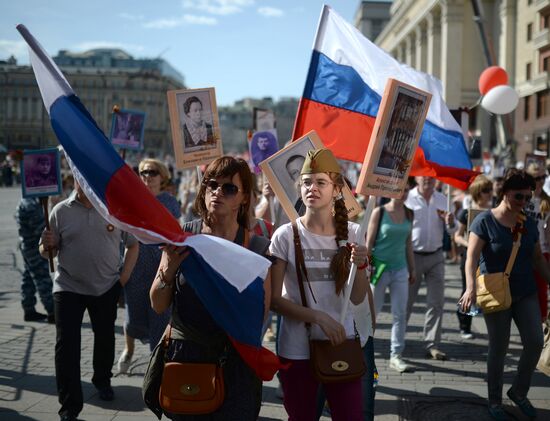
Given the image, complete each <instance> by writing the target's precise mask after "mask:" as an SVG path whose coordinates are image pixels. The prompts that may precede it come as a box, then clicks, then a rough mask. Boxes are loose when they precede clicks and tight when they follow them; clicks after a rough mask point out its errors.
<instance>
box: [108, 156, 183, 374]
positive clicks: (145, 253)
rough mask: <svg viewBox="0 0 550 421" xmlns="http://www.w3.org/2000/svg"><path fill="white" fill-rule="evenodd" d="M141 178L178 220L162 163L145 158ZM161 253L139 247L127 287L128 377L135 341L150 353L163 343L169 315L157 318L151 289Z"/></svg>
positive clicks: (124, 367) (124, 365)
mask: <svg viewBox="0 0 550 421" xmlns="http://www.w3.org/2000/svg"><path fill="white" fill-rule="evenodd" d="M138 169H139V177H140V178H141V181H143V183H144V184H145V185H146V186H147V188H148V189H149V191H150V192H151V193H152V194H153V195H154V196H155V197H156V198H157V200H158V201H159V202H160V203H162V204H163V205H164V206H165V207H166V209H168V210H169V211H170V213H171V214H172V215H174V217H175V218H179V217H180V216H181V210H180V206H179V204H178V201H177V200H176V198H175V197H174V196H172V195H171V194H170V193H169V192H168V191H165V189H166V188H167V187H168V186H169V185H170V172H169V171H168V168H167V167H166V165H164V163H163V162H162V161H159V160H158V159H152V158H146V159H144V160H142V161H141V162H140V163H139V166H138ZM160 256H161V251H160V250H159V248H158V246H156V245H146V244H140V245H139V256H138V260H137V262H136V265H135V266H134V270H133V272H132V275H131V276H130V279H129V280H128V283H126V285H125V286H124V297H125V301H126V309H125V320H124V338H125V341H126V343H125V347H124V351H122V353H121V354H120V357H119V359H118V364H117V368H118V372H119V373H127V372H128V370H129V368H130V364H131V362H132V357H133V355H134V340H135V339H140V340H142V341H148V342H149V347H150V348H151V350H152V349H153V348H154V347H155V345H156V344H157V342H158V341H159V340H160V338H161V336H162V333H163V332H164V329H165V328H166V325H167V324H168V320H169V318H170V312H169V311H166V312H164V313H162V314H160V315H159V314H156V313H155V312H154V311H153V309H152V308H151V305H150V303H149V288H150V287H151V284H152V283H153V280H154V278H155V273H156V271H157V268H158V265H159V263H160Z"/></svg>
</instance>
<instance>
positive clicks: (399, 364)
mask: <svg viewBox="0 0 550 421" xmlns="http://www.w3.org/2000/svg"><path fill="white" fill-rule="evenodd" d="M390 368H393V369H394V370H396V371H399V372H400V373H405V372H407V371H409V370H410V369H411V367H410V366H409V365H408V364H407V363H405V361H403V360H402V359H401V356H400V355H396V356H395V357H391V358H390Z"/></svg>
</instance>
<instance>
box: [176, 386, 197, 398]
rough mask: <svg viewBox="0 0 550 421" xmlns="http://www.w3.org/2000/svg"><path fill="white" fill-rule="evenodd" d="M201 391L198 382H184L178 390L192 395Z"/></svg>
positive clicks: (186, 394)
mask: <svg viewBox="0 0 550 421" xmlns="http://www.w3.org/2000/svg"><path fill="white" fill-rule="evenodd" d="M200 391H201V388H200V387H199V385H198V384H184V385H183V386H182V387H180V392H181V393H183V394H184V395H185V396H194V395H196V394H197V393H199V392H200Z"/></svg>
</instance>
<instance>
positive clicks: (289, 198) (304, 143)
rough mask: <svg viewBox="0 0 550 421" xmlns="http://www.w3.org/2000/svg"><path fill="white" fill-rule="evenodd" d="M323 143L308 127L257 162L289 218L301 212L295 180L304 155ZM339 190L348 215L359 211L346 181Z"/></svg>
mask: <svg viewBox="0 0 550 421" xmlns="http://www.w3.org/2000/svg"><path fill="white" fill-rule="evenodd" d="M324 147H325V146H324V145H323V142H322V141H321V139H320V138H319V136H318V135H317V133H316V132H315V131H313V130H312V131H310V132H309V133H307V134H306V135H304V136H302V137H301V138H299V139H297V140H295V141H294V142H291V143H290V144H288V145H287V146H286V147H285V148H283V149H281V150H280V151H279V152H277V153H276V154H274V155H272V156H270V157H269V158H267V159H266V160H265V161H262V162H261V163H260V168H261V169H262V171H263V173H264V174H265V176H266V177H267V180H268V181H269V184H270V185H271V188H272V189H273V192H274V193H275V195H276V196H277V198H278V199H279V202H280V203H281V206H282V208H283V210H284V211H285V213H286V215H287V216H288V219H290V220H291V221H294V220H296V218H298V217H299V216H301V215H303V214H304V213H305V205H304V203H303V202H302V199H301V196H300V187H299V185H298V183H299V181H300V172H301V170H302V166H303V165H304V161H305V160H306V155H307V153H308V151H310V150H312V149H320V148H324ZM342 194H343V196H344V201H345V203H346V209H347V210H348V217H349V218H353V217H354V216H356V215H357V214H359V212H360V211H361V205H359V203H358V202H357V200H355V198H354V197H353V194H352V193H351V190H350V189H349V187H348V186H347V185H346V186H344V188H343V189H342Z"/></svg>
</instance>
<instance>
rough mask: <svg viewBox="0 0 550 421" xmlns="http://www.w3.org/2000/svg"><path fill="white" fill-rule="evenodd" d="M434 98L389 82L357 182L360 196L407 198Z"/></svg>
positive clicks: (390, 80)
mask: <svg viewBox="0 0 550 421" xmlns="http://www.w3.org/2000/svg"><path fill="white" fill-rule="evenodd" d="M431 98H432V95H431V94H430V93H428V92H425V91H422V90H420V89H417V88H415V87H413V86H410V85H407V84H405V83H403V82H400V81H398V80H395V79H391V78H390V79H388V82H387V83H386V87H385V89H384V96H383V97H382V102H381V104H380V108H379V111H378V116H377V117H376V122H375V123H374V128H373V130H372V135H371V138H370V141H369V146H368V148H367V153H366V155H365V160H364V162H363V166H362V168H361V174H360V175H359V180H358V182H357V189H356V190H357V192H358V193H361V194H363V195H365V196H367V195H373V196H383V197H389V198H399V197H401V196H402V195H403V190H404V188H405V184H406V183H407V177H408V176H409V172H410V170H411V166H412V160H413V158H414V154H415V151H416V148H417V146H418V142H419V140H420V134H421V133H422V128H423V127H424V121H425V120H426V115H427V113H428V107H429V106H430V101H431Z"/></svg>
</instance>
